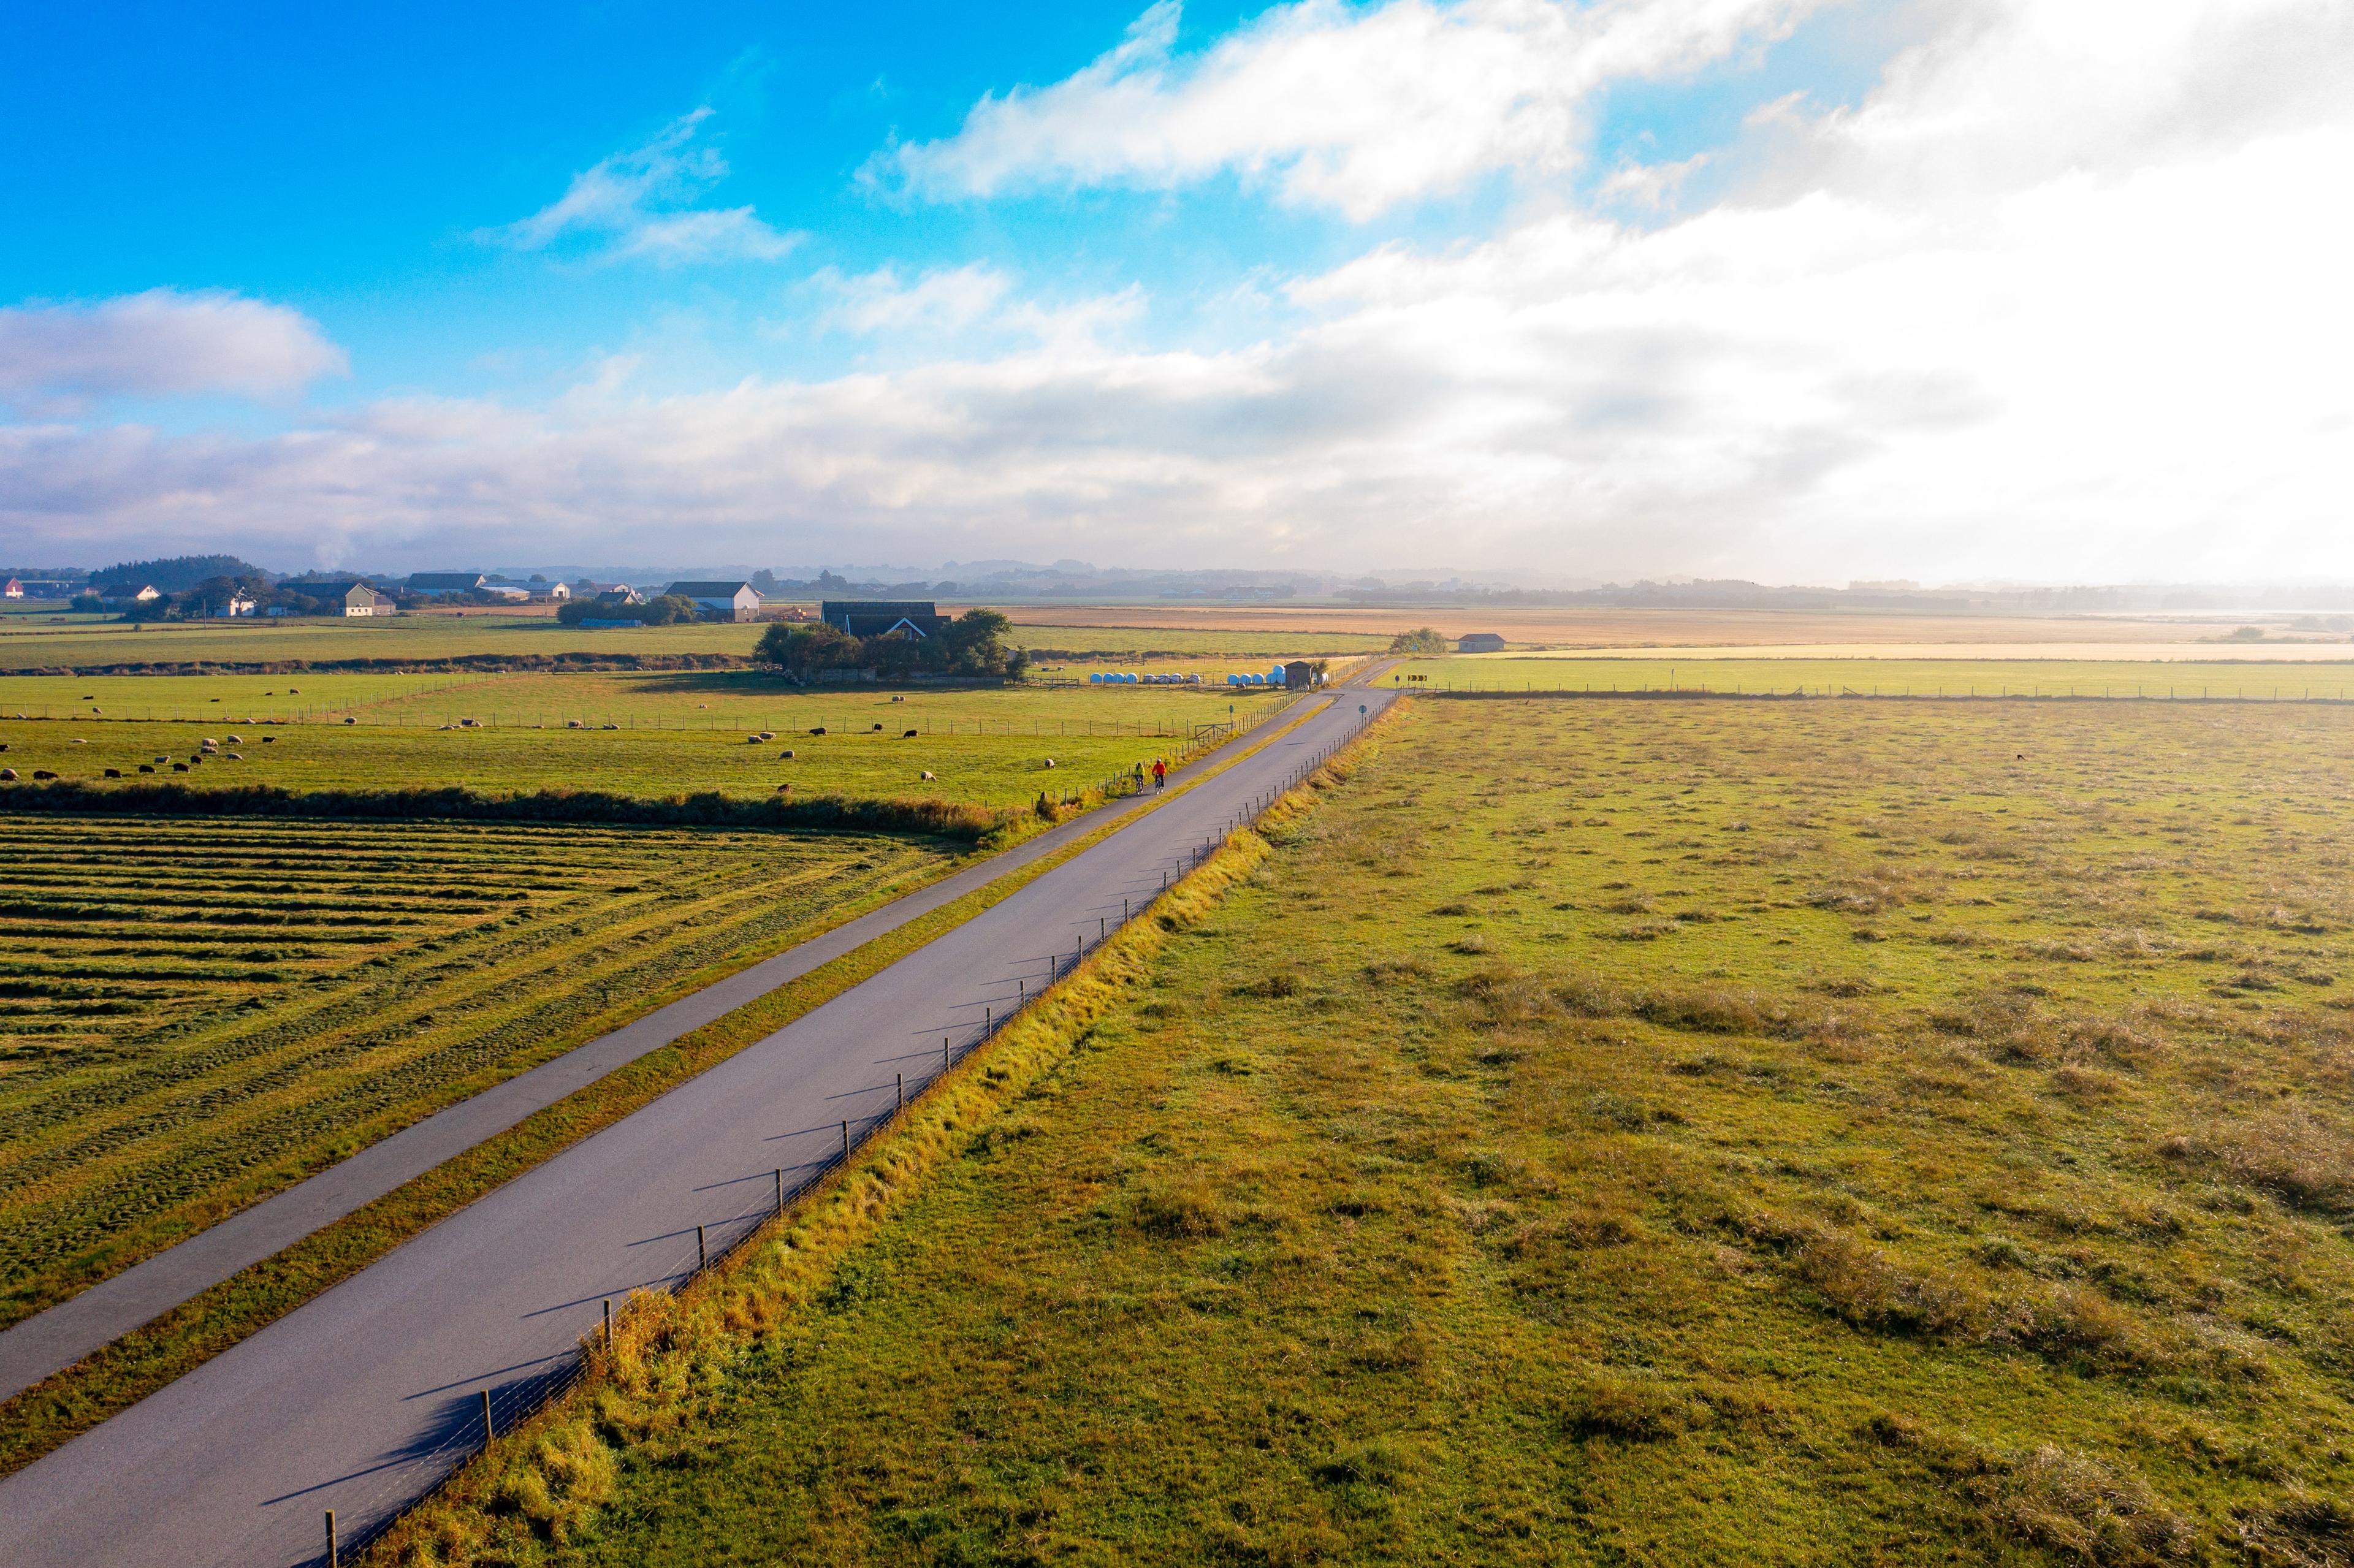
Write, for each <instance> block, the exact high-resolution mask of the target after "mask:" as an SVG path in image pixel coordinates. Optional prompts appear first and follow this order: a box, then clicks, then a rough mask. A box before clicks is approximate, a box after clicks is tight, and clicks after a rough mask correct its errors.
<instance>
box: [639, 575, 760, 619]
mask: <svg viewBox="0 0 2354 1568" xmlns="http://www.w3.org/2000/svg"><path fill="white" fill-rule="evenodd" d="M663 593H665V594H668V595H672V596H674V597H676V598H679V599H693V600H694V601H695V608H697V609H703V610H707V611H709V612H710V613H711V614H713V615H716V616H717V617H718V618H719V619H721V620H758V619H759V615H760V590H759V589H758V588H754V587H753V586H752V585H751V584H750V583H746V582H732V583H673V584H671V585H670V587H668V588H664V589H663Z"/></svg>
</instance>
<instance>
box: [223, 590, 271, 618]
mask: <svg viewBox="0 0 2354 1568" xmlns="http://www.w3.org/2000/svg"><path fill="white" fill-rule="evenodd" d="M260 608H261V606H260V602H259V601H258V600H256V599H254V597H253V596H252V595H251V594H249V593H248V592H246V591H245V590H244V589H243V588H233V589H231V590H230V592H229V596H228V598H227V599H223V600H221V601H220V602H219V603H218V604H216V605H214V606H213V607H212V612H213V619H215V620H234V619H236V618H237V617H238V616H240V615H251V614H252V613H253V612H254V611H255V610H257V609H260Z"/></svg>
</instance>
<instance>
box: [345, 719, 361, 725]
mask: <svg viewBox="0 0 2354 1568" xmlns="http://www.w3.org/2000/svg"><path fill="white" fill-rule="evenodd" d="M344 722H345V724H357V723H359V722H360V721H359V720H357V719H355V718H347V719H345V721H344Z"/></svg>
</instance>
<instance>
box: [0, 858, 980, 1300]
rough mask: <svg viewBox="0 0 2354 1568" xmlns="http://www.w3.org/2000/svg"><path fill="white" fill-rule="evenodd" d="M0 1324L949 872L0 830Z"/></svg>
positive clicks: (879, 865)
mask: <svg viewBox="0 0 2354 1568" xmlns="http://www.w3.org/2000/svg"><path fill="white" fill-rule="evenodd" d="M0 855H5V858H6V860H7V863H8V865H9V879H8V890H7V893H6V895H5V899H0V1324H5V1323H6V1322H9V1321H13V1320H15V1319H19V1318H21V1317H24V1316H26V1315H27V1314H28V1313H30V1312H32V1311H34V1310H37V1308H40V1307H42V1306H45V1305H47V1304H48V1302H50V1301H53V1300H55V1299H58V1298H59V1297H61V1296H63V1295H65V1294H68V1293H70V1292H71V1291H72V1290H74V1289H77V1288H79V1287H81V1286H83V1285H87V1284H88V1283H90V1281H91V1280H92V1279H93V1278H96V1277H100V1276H101V1275H103V1274H105V1273H109V1272H111V1271H112V1270H114V1269H116V1268H119V1267H122V1266H125V1265H127V1264H129V1263H131V1262H133V1261H135V1260H136V1259H137V1258H139V1257H141V1256H143V1255H146V1254H148V1253H151V1252H153V1251H154V1250H156V1249H157V1248H159V1247H161V1246H163V1245H168V1244H169V1243H170V1242H172V1241H174V1240H175V1239H177V1238H178V1237H180V1236H181V1235H184V1234H187V1233H188V1232H190V1231H192V1230H194V1229H196V1228H200V1227H201V1226H202V1225H204V1224H208V1223H210V1222H212V1221H214V1220H217V1219H218V1218H219V1217H221V1216H222V1215H223V1214H224V1213H228V1212H229V1211H230V1210H231V1209H233V1208H235V1207H237V1206H239V1205H240V1204H242V1203H244V1202H249V1201H251V1200H253V1199H255V1198H257V1197H260V1196H261V1195H264V1194H266V1193H267V1192H270V1191H273V1190H275V1189H277V1188H280V1187H282V1186H284V1185H286V1184H288V1183H289V1182H291V1181H294V1180H296V1179H298V1178H299V1177H301V1176H302V1175H304V1174H307V1173H308V1172H309V1171H313V1170H316V1169H318V1168H319V1167H321V1166H322V1165H324V1164H326V1163H329V1162H331V1161H332V1160H334V1159H336V1158H339V1157H340V1156H341V1155H343V1154H345V1153H348V1152H350V1151H351V1150H354V1149H356V1148H359V1147H361V1146H363V1145H364V1144H366V1143H368V1142H372V1141H374V1140H375V1139H377V1138H380V1137H382V1136H383V1135H384V1134H385V1133H387V1132H388V1131H391V1130H393V1129H394V1128H398V1127H399V1126H401V1125H404V1124H405V1123H407V1122H408V1121H410V1120H413V1119H415V1118H417V1117H418V1116H419V1115H422V1114H423V1113H424V1112H426V1111H427V1110H429V1109H431V1108H433V1107H436V1106H439V1105H441V1104H444V1103H447V1102H449V1101H451V1100H453V1099H456V1098H460V1097H463V1096H464V1095H465V1094H468V1093H472V1092H474V1091H477V1090H479V1089H481V1088H482V1087H484V1086H487V1085H489V1084H491V1083H493V1082H495V1081H497V1080H499V1079H501V1078H504V1077H506V1076H509V1075H512V1074H514V1073H515V1072H517V1071H520V1070H522V1069H523V1068H524V1067H525V1066H528V1065H532V1064H533V1063H535V1062H537V1061H541V1060H544V1059H546V1057H548V1056H551V1055H554V1054H557V1053H558V1052H560V1051H562V1050H564V1049H567V1048H568V1047H569V1046H571V1045H573V1044H578V1043H579V1042H580V1041H582V1040H585V1039H588V1038H589V1037H591V1036H593V1035H595V1034H598V1033H603V1032H604V1031H606V1030H608V1029H610V1028H612V1027H614V1026H616V1025H617V1024H619V1023H620V1022H624V1021H626V1020H627V1019H629V1018H631V1017H633V1016H635V1015H636V1014H638V1013H639V1012H643V1011H644V1010H645V1009H646V1008H647V1007H648V1006H649V1005H651V1003H652V1001H653V1000H654V999H656V998H657V997H659V996H661V995H662V994H663V993H665V992H667V991H671V990H673V988H676V987H678V986H680V985H681V984H683V983H684V982H686V981H688V980H690V978H691V977H694V976H696V975H698V974H704V975H706V977H707V976H708V975H709V974H711V973H716V972H719V971H720V970H722V969H732V968H737V967H740V966H741V965H742V964H743V963H746V962H748V961H750V959H752V958H754V957H757V956H758V955H759V954H760V953H762V952H765V951H769V950H774V949H775V948H778V947H779V946H782V945H786V944H787V943H789V942H790V941H791V940H793V939H796V938H797V937H798V936H800V935H805V934H807V933H808V932H810V931H811V929H812V928H813V927H816V926H818V925H820V924H823V923H829V922H830V921H831V920H832V919H833V918H837V917H839V915H840V913H841V912H843V911H844V910H846V909H849V908H851V907H853V906H857V905H859V904H861V903H862V902H864V901H868V900H871V899H872V898H873V897H875V895H878V894H880V893H881V892H882V891H883V890H885V889H886V888H891V887H900V886H907V885H914V884H915V883H917V882H918V881H920V880H923V879H926V878H928V876H930V875H932V874H936V873H937V872H938V871H939V870H940V869H942V868H943V867H945V866H946V865H947V864H948V863H949V862H948V855H947V853H945V852H944V851H943V850H941V849H938V848H935V847H929V846H926V845H922V844H917V843H913V842H905V841H900V840H894V839H886V838H877V837H866V836H862V837H856V838H849V837H811V836H797V835H786V834H778V833H726V832H718V833H715V832H652V831H632V830H627V829H598V828H576V827H566V828H561V829H557V828H533V827H523V826H514V827H511V826H504V825H498V826H491V825H454V824H453V825H443V824H419V823H402V824H398V825H384V824H371V823H364V822H363V823H352V822H338V823H334V824H322V823H282V822H270V821H204V820H201V819H197V820H174V821H165V822H146V821H121V820H97V821H46V820H40V819H28V818H23V817H13V818H12V817H6V816H5V815H0Z"/></svg>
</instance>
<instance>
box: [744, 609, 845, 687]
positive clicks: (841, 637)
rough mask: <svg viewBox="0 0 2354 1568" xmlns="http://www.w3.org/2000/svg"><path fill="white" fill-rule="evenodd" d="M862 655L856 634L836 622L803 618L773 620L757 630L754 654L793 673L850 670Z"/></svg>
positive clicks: (805, 673)
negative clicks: (764, 628)
mask: <svg viewBox="0 0 2354 1568" xmlns="http://www.w3.org/2000/svg"><path fill="white" fill-rule="evenodd" d="M864 656H865V647H864V644H863V643H861V642H860V641H858V639H857V638H855V637H853V636H852V635H850V633H848V632H847V631H844V630H842V628H840V627H838V626H829V625H827V624H826V623H825V622H824V621H822V620H813V621H804V622H802V623H801V624H800V625H798V626H796V625H794V624H792V623H790V622H788V621H782V620H774V621H770V622H769V627H768V630H765V631H763V632H761V633H760V645H759V647H758V648H757V649H756V650H754V657H756V658H758V659H759V660H760V661H761V662H764V663H769V664H774V665H776V666H778V667H779V669H785V670H790V671H791V672H792V673H794V674H796V675H807V674H809V673H811V672H812V671H816V670H854V669H856V668H857V667H858V665H859V662H860V661H861V660H862V659H863V658H864Z"/></svg>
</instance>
